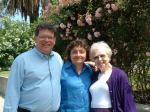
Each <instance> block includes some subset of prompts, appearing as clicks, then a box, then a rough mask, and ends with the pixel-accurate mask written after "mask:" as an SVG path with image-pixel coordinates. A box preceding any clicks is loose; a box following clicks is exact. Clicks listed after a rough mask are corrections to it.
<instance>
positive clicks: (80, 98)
mask: <svg viewBox="0 0 150 112" xmlns="http://www.w3.org/2000/svg"><path fill="white" fill-rule="evenodd" d="M92 73H93V72H92V69H91V67H90V66H89V65H87V64H85V65H84V68H83V70H82V72H81V73H80V75H78V74H77V72H76V70H75V66H74V65H73V64H72V63H71V62H70V61H67V62H66V63H65V64H64V65H63V68H62V76H61V108H60V111H61V112H89V106H90V99H89V86H90V84H91V75H92Z"/></svg>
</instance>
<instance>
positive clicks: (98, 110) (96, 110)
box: [90, 108, 112, 112]
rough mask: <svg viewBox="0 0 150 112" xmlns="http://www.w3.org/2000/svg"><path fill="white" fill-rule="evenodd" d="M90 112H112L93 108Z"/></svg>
mask: <svg viewBox="0 0 150 112" xmlns="http://www.w3.org/2000/svg"><path fill="white" fill-rule="evenodd" d="M90 112H112V109H110V108H92V109H91V111H90Z"/></svg>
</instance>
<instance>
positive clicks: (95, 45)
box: [90, 41, 112, 59]
mask: <svg viewBox="0 0 150 112" xmlns="http://www.w3.org/2000/svg"><path fill="white" fill-rule="evenodd" d="M98 49H104V50H105V51H106V54H107V55H108V56H109V58H111V56H112V50H111V48H110V46H109V45H108V44H107V43H106V42H104V41H100V42H96V43H93V44H92V46H91V48H90V58H91V59H93V58H94V56H93V55H94V54H95V52H96V51H97V50H98Z"/></svg>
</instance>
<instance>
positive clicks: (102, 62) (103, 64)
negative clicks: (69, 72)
mask: <svg viewBox="0 0 150 112" xmlns="http://www.w3.org/2000/svg"><path fill="white" fill-rule="evenodd" d="M93 60H94V62H95V64H96V66H97V67H98V68H99V69H100V70H101V71H105V70H106V68H107V67H108V66H109V62H110V57H109V56H108V54H107V52H106V50H105V49H97V50H96V51H95V53H94V54H93Z"/></svg>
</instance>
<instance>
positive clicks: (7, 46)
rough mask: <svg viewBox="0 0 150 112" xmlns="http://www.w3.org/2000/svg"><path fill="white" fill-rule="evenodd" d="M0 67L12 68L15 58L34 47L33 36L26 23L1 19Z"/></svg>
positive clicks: (6, 18)
mask: <svg viewBox="0 0 150 112" xmlns="http://www.w3.org/2000/svg"><path fill="white" fill-rule="evenodd" d="M1 24H2V28H1V29H0V67H1V68H7V67H10V65H11V64H12V61H13V60H14V58H15V57H16V56H17V55H19V54H20V53H22V52H24V51H26V50H28V49H29V48H31V47H32V46H33V38H32V37H33V34H32V32H31V28H30V26H29V24H27V23H26V22H19V21H17V22H14V21H11V20H10V19H9V18H8V17H5V18H3V19H1Z"/></svg>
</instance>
